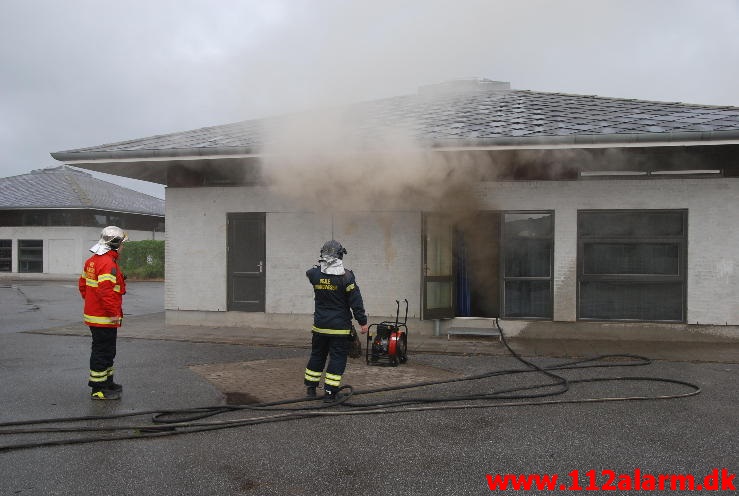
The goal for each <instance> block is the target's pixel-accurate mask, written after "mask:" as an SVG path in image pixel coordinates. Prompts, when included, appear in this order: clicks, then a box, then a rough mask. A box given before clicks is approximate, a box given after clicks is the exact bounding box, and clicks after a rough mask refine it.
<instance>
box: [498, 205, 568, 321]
mask: <svg viewBox="0 0 739 496" xmlns="http://www.w3.org/2000/svg"><path fill="white" fill-rule="evenodd" d="M499 212H500V251H501V254H500V272H499V273H500V300H501V301H500V314H501V316H502V317H503V318H505V319H510V320H515V319H520V320H552V319H553V318H554V250H555V247H554V239H555V236H554V234H555V229H556V215H555V211H554V210H501V211H499ZM509 214H524V215H537V214H543V215H549V216H550V218H551V220H552V228H551V232H550V234H549V236H548V237H546V238H544V237H541V238H536V239H540V240H548V241H550V245H549V276H548V277H544V276H508V275H506V269H507V263H508V259H507V253H508V251H507V249H508V245H507V241H508V240H509V239H527V238H521V237H510V236H508V234H507V232H506V215H509ZM509 281H524V282H525V281H548V282H549V314H548V315H547V316H543V317H542V316H531V315H529V316H525V315H515V316H511V315H508V312H507V307H506V300H507V293H506V283H507V282H509Z"/></svg>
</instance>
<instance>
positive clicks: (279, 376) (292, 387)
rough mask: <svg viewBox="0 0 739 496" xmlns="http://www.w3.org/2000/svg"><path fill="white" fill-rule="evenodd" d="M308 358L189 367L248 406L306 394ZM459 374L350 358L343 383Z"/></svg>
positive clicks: (374, 384) (383, 383)
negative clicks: (371, 363)
mask: <svg viewBox="0 0 739 496" xmlns="http://www.w3.org/2000/svg"><path fill="white" fill-rule="evenodd" d="M307 362H308V357H307V356H306V357H305V358H286V359H281V360H254V361H250V362H234V363H215V364H204V365H191V366H190V369H191V370H192V371H193V372H195V373H197V374H199V375H201V376H202V377H203V378H205V379H206V380H207V381H209V382H210V383H211V384H213V386H215V388H216V389H218V390H219V391H220V392H221V393H223V395H224V396H225V397H226V401H227V403H229V404H249V403H261V402H268V401H277V400H282V399H289V398H300V397H302V396H304V395H305V386H304V385H303V375H304V374H305V365H306V363H307ZM456 377H459V374H456V373H454V372H450V371H448V370H444V369H440V368H437V367H432V366H429V365H421V364H416V363H412V362H411V361H409V362H408V363H406V364H403V365H400V366H398V367H383V366H369V365H367V364H366V363H365V361H364V358H361V359H350V360H349V362H348V363H347V367H346V372H345V373H344V378H343V380H342V384H351V385H352V386H353V387H354V389H355V390H359V389H374V388H381V387H388V386H402V385H405V384H413V383H417V382H424V381H438V380H444V379H453V378H456Z"/></svg>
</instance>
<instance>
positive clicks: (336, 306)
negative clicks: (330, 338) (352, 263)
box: [305, 267, 367, 335]
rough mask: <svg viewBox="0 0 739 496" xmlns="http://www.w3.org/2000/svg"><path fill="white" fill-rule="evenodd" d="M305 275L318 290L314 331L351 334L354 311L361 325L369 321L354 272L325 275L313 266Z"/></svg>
mask: <svg viewBox="0 0 739 496" xmlns="http://www.w3.org/2000/svg"><path fill="white" fill-rule="evenodd" d="M305 275H306V276H308V280H309V281H310V283H311V284H312V285H313V292H314V293H315V301H316V309H315V312H314V313H313V332H319V333H321V334H339V335H341V334H346V335H348V334H349V333H350V332H351V328H352V313H354V318H355V319H356V320H357V322H359V325H365V324H367V315H366V314H365V312H364V303H363V302H362V293H360V292H359V286H357V284H356V282H355V280H354V273H353V272H352V271H350V270H347V271H346V272H345V273H344V274H343V275H340V276H339V275H334V274H324V273H323V272H321V269H320V268H319V267H313V268H312V269H308V271H307V272H306V273H305Z"/></svg>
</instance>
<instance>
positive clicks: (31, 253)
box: [18, 239, 44, 272]
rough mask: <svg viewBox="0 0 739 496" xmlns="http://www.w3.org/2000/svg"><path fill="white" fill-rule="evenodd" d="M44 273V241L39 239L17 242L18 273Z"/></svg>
mask: <svg viewBox="0 0 739 496" xmlns="http://www.w3.org/2000/svg"><path fill="white" fill-rule="evenodd" d="M43 271H44V241H43V240H41V239H19V240H18V272H43Z"/></svg>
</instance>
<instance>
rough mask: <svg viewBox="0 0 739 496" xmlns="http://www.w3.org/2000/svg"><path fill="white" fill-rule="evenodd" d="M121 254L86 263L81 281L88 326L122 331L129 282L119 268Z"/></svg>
mask: <svg viewBox="0 0 739 496" xmlns="http://www.w3.org/2000/svg"><path fill="white" fill-rule="evenodd" d="M117 259H118V252H117V251H115V250H110V251H109V252H107V253H105V254H104V255H93V256H91V257H90V258H88V259H87V261H86V262H85V267H84V269H83V271H82V275H81V276H80V280H79V288H80V294H81V295H82V299H84V300H85V309H84V316H83V317H84V321H85V324H86V325H88V326H95V327H120V325H121V321H122V319H123V305H122V302H123V295H124V294H126V281H125V280H124V278H123V273H122V272H121V268H120V267H119V266H118V262H117Z"/></svg>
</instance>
